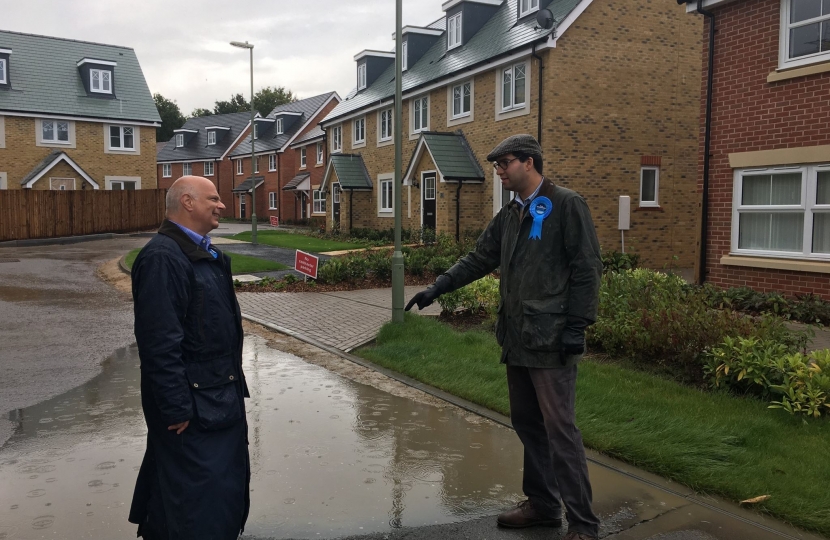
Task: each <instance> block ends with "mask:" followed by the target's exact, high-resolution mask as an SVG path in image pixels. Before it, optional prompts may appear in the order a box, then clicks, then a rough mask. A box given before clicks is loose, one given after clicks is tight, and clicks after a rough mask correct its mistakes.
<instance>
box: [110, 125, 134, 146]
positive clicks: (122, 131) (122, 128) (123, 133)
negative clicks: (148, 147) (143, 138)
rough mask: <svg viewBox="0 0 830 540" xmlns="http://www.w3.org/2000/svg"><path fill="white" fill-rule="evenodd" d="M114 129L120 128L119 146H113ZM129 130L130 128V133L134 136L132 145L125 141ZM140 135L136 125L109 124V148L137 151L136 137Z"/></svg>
mask: <svg viewBox="0 0 830 540" xmlns="http://www.w3.org/2000/svg"><path fill="white" fill-rule="evenodd" d="M113 129H117V130H118V143H119V146H113V144H112V131H113ZM127 130H130V135H132V138H133V145H132V146H125V145H124V141H125V139H126V135H127ZM137 136H138V129H137V128H136V127H135V126H120V125H108V126H107V149H108V150H118V151H119V152H135V151H136V150H137V147H136V140H135V139H136V137H137Z"/></svg>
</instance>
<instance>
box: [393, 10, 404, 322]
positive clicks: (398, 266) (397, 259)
mask: <svg viewBox="0 0 830 540" xmlns="http://www.w3.org/2000/svg"><path fill="white" fill-rule="evenodd" d="M401 11H402V7H401V0H396V2H395V122H394V126H395V182H394V183H393V190H392V193H393V194H394V198H393V200H394V203H393V204H394V208H395V251H394V252H393V253H392V321H393V322H396V323H401V322H403V304H404V268H403V252H402V251H401V202H402V201H401V199H402V197H401V191H402V190H403V185H402V184H401V162H402V156H401V152H402V148H401V139H402V132H403V127H402V126H401V121H402V120H401V119H402V116H403V115H402V112H401V111H402V107H401V101H402V99H401V93H402V92H401V91H402V84H401V77H402V76H403V75H402V71H403V69H402V68H403V65H402V61H403V60H402V58H401V49H402V45H401V37H402V35H401V19H402V16H401Z"/></svg>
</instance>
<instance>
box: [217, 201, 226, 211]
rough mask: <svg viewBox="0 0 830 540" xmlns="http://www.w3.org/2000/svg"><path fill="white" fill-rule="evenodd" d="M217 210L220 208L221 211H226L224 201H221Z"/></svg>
mask: <svg viewBox="0 0 830 540" xmlns="http://www.w3.org/2000/svg"><path fill="white" fill-rule="evenodd" d="M217 208H219V210H224V209H225V203H223V202H222V201H219V204H218V205H217Z"/></svg>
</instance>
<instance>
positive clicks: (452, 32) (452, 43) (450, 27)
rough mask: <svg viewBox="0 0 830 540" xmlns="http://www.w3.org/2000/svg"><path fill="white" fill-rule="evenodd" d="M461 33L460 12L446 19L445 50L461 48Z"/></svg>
mask: <svg viewBox="0 0 830 540" xmlns="http://www.w3.org/2000/svg"><path fill="white" fill-rule="evenodd" d="M461 31H462V20H461V12H458V13H456V14H455V15H453V16H452V17H449V18H448V19H447V50H450V49H455V48H456V47H460V46H461V35H462V33H461Z"/></svg>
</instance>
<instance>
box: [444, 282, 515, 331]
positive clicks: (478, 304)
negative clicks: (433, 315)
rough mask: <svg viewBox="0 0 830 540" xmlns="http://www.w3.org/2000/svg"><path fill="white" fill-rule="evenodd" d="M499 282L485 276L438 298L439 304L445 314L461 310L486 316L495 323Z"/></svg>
mask: <svg viewBox="0 0 830 540" xmlns="http://www.w3.org/2000/svg"><path fill="white" fill-rule="evenodd" d="M499 298H500V296H499V280H498V279H496V278H494V277H493V276H485V277H483V278H481V279H478V280H476V281H474V282H472V283H470V284H469V285H466V286H464V287H461V288H460V289H457V290H455V291H452V292H450V293H447V294H442V295H441V296H439V297H438V304H439V305H440V306H441V310H442V311H443V312H445V313H453V312H455V311H456V310H457V309H459V308H461V309H463V310H465V311H469V312H471V313H479V314H486V315H487V316H488V317H489V319H490V320H491V321H495V318H496V311H497V310H498V307H499Z"/></svg>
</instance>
